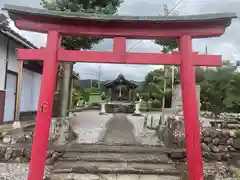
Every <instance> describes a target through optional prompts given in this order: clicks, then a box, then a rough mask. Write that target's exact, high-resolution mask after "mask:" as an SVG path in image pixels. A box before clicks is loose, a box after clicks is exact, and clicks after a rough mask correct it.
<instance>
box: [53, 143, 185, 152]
mask: <svg viewBox="0 0 240 180" xmlns="http://www.w3.org/2000/svg"><path fill="white" fill-rule="evenodd" d="M55 150H57V151H61V150H62V151H64V152H79V153H80V152H81V153H84V152H85V153H90V152H91V153H172V152H179V153H184V152H185V150H184V149H172V148H164V147H161V146H149V145H137V146H136V145H126V144H124V145H107V144H72V145H71V146H58V147H55Z"/></svg>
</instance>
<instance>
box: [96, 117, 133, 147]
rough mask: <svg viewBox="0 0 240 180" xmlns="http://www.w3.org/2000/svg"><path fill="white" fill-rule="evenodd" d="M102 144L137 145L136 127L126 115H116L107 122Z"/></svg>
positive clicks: (101, 140)
mask: <svg viewBox="0 0 240 180" xmlns="http://www.w3.org/2000/svg"><path fill="white" fill-rule="evenodd" d="M105 128H106V129H105V132H104V133H103V136H102V138H101V139H100V142H103V143H106V144H137V141H136V138H135V135H134V126H133V124H132V123H131V122H130V121H129V120H128V118H127V116H126V114H122V113H119V114H114V115H113V117H112V118H111V119H110V120H109V121H108V122H107V124H106V127H105Z"/></svg>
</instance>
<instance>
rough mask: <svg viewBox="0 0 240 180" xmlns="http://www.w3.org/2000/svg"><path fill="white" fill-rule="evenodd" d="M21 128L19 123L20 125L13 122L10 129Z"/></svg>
mask: <svg viewBox="0 0 240 180" xmlns="http://www.w3.org/2000/svg"><path fill="white" fill-rule="evenodd" d="M21 127H22V126H21V123H20V121H14V122H13V125H12V128H13V129H17V128H21Z"/></svg>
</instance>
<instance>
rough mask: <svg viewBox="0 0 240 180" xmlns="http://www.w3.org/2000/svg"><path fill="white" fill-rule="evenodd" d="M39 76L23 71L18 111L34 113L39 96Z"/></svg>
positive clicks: (26, 70)
mask: <svg viewBox="0 0 240 180" xmlns="http://www.w3.org/2000/svg"><path fill="white" fill-rule="evenodd" d="M41 77H42V76H41V75H40V74H38V73H35V72H33V71H30V70H28V69H23V77H22V88H21V101H20V111H23V112H24V111H36V110H37V106H38V99H39V95H40V86H41Z"/></svg>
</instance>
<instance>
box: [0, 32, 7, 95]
mask: <svg viewBox="0 0 240 180" xmlns="http://www.w3.org/2000/svg"><path fill="white" fill-rule="evenodd" d="M7 41H8V40H7V38H6V37H5V36H3V35H2V34H0V73H1V74H0V90H4V85H5V77H6V58H7V57H6V55H7V53H6V52H7Z"/></svg>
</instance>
